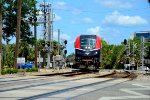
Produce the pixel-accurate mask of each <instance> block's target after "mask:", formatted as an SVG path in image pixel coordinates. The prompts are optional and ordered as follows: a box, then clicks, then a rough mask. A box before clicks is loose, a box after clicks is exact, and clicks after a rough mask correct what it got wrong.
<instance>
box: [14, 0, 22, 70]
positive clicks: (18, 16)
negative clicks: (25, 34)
mask: <svg viewBox="0 0 150 100" xmlns="http://www.w3.org/2000/svg"><path fill="white" fill-rule="evenodd" d="M21 6H22V0H17V27H16V47H15V58H14V67H15V68H17V57H18V54H19V52H18V51H19V41H20V25H21Z"/></svg>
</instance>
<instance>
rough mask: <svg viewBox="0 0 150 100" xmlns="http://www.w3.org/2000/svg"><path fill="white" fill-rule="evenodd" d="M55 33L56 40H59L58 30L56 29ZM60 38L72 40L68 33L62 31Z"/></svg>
mask: <svg viewBox="0 0 150 100" xmlns="http://www.w3.org/2000/svg"><path fill="white" fill-rule="evenodd" d="M53 34H54V35H53V38H54V40H56V41H58V32H57V31H54V32H53ZM60 40H71V37H70V36H69V35H68V34H65V33H63V34H62V33H60Z"/></svg>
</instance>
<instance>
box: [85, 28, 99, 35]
mask: <svg viewBox="0 0 150 100" xmlns="http://www.w3.org/2000/svg"><path fill="white" fill-rule="evenodd" d="M87 33H88V34H94V35H99V34H100V27H99V26H96V27H93V28H89V29H87Z"/></svg>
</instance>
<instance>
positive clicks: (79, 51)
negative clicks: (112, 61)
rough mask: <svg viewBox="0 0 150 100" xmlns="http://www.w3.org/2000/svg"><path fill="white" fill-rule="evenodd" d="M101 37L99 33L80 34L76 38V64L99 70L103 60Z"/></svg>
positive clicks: (79, 66) (80, 66)
mask: <svg viewBox="0 0 150 100" xmlns="http://www.w3.org/2000/svg"><path fill="white" fill-rule="evenodd" d="M101 46H102V45H101V39H100V37H99V36H97V35H80V36H78V37H77V38H76V40H75V62H76V64H75V66H76V67H78V68H83V69H92V70H98V69H99V66H100V62H101Z"/></svg>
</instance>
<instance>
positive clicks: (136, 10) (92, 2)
mask: <svg viewBox="0 0 150 100" xmlns="http://www.w3.org/2000/svg"><path fill="white" fill-rule="evenodd" d="M37 1H38V4H37V6H38V7H39V4H40V3H42V2H43V1H44V0H37ZM45 1H46V2H49V3H51V5H52V8H53V12H54V14H55V19H54V38H55V39H57V30H58V29H60V34H61V40H64V39H66V40H68V44H67V50H68V54H70V53H73V52H74V41H75V39H76V37H77V36H79V35H81V34H96V35H99V36H100V37H101V38H102V39H104V40H105V41H106V42H107V43H109V44H115V45H117V44H120V43H121V42H122V41H123V40H124V39H129V37H130V34H133V33H134V32H138V31H148V30H150V4H149V3H148V2H147V1H148V0H45ZM42 28H43V27H42V25H39V26H38V28H37V29H38V30H37V32H38V38H42V37H43V33H42V31H43V29H42Z"/></svg>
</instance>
